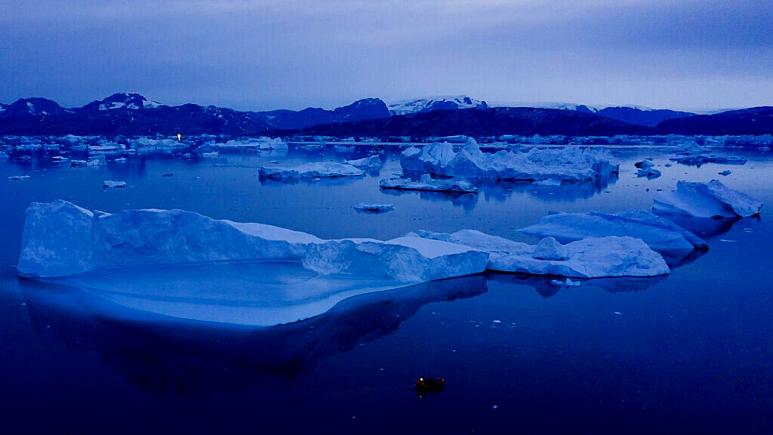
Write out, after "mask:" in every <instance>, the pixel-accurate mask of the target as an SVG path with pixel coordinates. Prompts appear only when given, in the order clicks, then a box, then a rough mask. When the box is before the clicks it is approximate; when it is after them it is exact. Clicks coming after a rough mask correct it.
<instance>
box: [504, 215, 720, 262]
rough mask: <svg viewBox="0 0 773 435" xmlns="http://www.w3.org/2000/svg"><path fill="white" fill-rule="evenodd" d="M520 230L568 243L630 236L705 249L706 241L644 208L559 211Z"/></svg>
mask: <svg viewBox="0 0 773 435" xmlns="http://www.w3.org/2000/svg"><path fill="white" fill-rule="evenodd" d="M519 231H521V232H523V233H526V234H530V235H533V236H538V237H547V236H552V237H555V238H556V239H557V240H558V241H560V242H563V243H566V242H572V241H575V240H580V239H584V238H586V237H605V236H631V237H635V238H638V239H642V240H644V242H645V243H647V245H649V247H650V248H652V249H654V250H655V251H658V252H661V253H663V252H670V251H692V250H693V249H705V248H707V247H708V245H707V243H706V242H705V241H704V240H702V239H701V238H699V237H698V236H696V235H695V234H693V233H691V232H689V231H687V230H685V229H683V228H682V227H680V226H678V225H676V224H675V223H673V222H671V221H669V220H668V219H664V218H662V217H660V216H657V215H655V214H652V213H650V212H647V211H644V210H634V211H626V212H622V213H602V212H589V213H557V214H552V215H547V216H545V217H543V218H542V219H541V220H540V221H539V222H538V223H537V224H534V225H531V226H528V227H526V228H522V229H520V230H519Z"/></svg>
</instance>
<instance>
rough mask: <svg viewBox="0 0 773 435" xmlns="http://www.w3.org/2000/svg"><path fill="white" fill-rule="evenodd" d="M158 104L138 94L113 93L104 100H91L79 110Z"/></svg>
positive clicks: (143, 107) (149, 107)
mask: <svg viewBox="0 0 773 435" xmlns="http://www.w3.org/2000/svg"><path fill="white" fill-rule="evenodd" d="M160 106H161V104H160V103H158V102H156V101H151V100H148V99H147V98H145V97H143V96H142V95H140V94H127V93H119V94H113V95H111V96H109V97H107V98H105V99H104V100H97V101H92V102H91V103H89V104H87V105H85V106H83V107H82V108H81V110H82V111H87V112H92V111H106V110H119V109H125V110H140V109H155V108H158V107H160Z"/></svg>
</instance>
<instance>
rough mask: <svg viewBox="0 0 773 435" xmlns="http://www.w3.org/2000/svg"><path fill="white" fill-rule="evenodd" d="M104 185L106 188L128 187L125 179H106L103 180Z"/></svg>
mask: <svg viewBox="0 0 773 435" xmlns="http://www.w3.org/2000/svg"><path fill="white" fill-rule="evenodd" d="M102 187H103V188H105V189H122V188H124V187H126V182H125V181H115V180H105V181H103V182H102Z"/></svg>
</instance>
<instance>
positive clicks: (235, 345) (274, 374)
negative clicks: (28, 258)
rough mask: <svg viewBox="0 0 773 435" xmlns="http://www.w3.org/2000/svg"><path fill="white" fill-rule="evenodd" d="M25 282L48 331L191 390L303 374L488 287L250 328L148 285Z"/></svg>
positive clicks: (470, 283) (358, 305)
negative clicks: (102, 288)
mask: <svg viewBox="0 0 773 435" xmlns="http://www.w3.org/2000/svg"><path fill="white" fill-rule="evenodd" d="M237 270H238V269H237ZM195 278H196V277H191V278H189V281H194V280H195ZM235 279H236V278H235V277H234V280H235ZM207 284H208V283H201V284H200V285H201V286H205V285H207ZM21 287H22V291H23V294H24V297H25V300H26V303H27V307H28V309H29V312H30V316H31V318H32V321H33V325H34V326H35V329H36V330H37V331H38V332H39V333H41V334H47V335H48V334H50V335H53V336H54V337H56V338H57V339H58V340H61V341H64V342H65V343H67V344H69V345H72V346H73V347H74V348H77V349H84V350H97V351H99V352H100V353H101V354H102V361H103V363H104V364H106V365H108V366H110V367H113V368H115V369H117V370H120V371H122V372H125V373H126V375H127V377H128V378H129V380H130V381H131V382H132V383H133V384H135V385H137V386H138V387H140V388H143V389H151V390H161V391H168V390H175V391H183V392H186V393H201V392H204V393H206V392H210V391H219V390H238V389H241V388H245V387H247V386H249V385H254V384H260V383H262V382H268V381H270V380H271V379H274V380H276V379H277V378H279V379H282V378H285V379H290V378H293V377H296V376H298V375H301V374H303V373H304V372H305V371H307V370H308V369H310V368H311V367H313V366H314V365H315V364H316V363H317V362H318V361H319V360H320V359H322V358H324V357H326V356H328V355H332V354H336V353H341V352H346V351H348V350H350V349H352V348H353V347H354V346H356V345H357V344H361V343H366V342H370V341H374V340H376V339H378V338H379V337H382V336H384V335H387V334H389V333H391V332H393V331H395V330H396V329H397V328H398V327H399V325H400V324H401V323H402V322H403V321H405V320H407V319H408V318H410V317H411V316H413V315H414V314H415V313H416V312H417V311H418V310H419V309H420V308H421V307H422V306H424V305H425V304H428V303H433V302H442V301H450V300H454V299H457V298H465V297H472V296H475V295H478V294H481V293H484V292H485V291H486V289H487V288H486V278H485V277H484V276H482V275H475V276H469V277H462V278H454V279H447V280H440V281H433V282H429V283H423V284H418V285H414V286H408V287H403V288H399V289H395V290H390V291H384V292H376V293H368V294H363V295H359V296H354V297H350V298H348V299H345V300H342V301H341V302H339V303H337V304H336V305H335V306H334V307H333V308H332V309H331V310H329V311H327V312H326V313H325V314H323V315H320V316H317V317H313V318H310V319H307V320H304V321H301V322H295V323H290V324H285V325H279V326H273V327H268V328H243V327H234V326H232V325H222V324H212V323H206V324H204V323H200V322H190V321H187V320H181V319H179V318H175V317H174V316H177V315H178V314H179V312H178V309H179V307H175V306H174V304H166V303H156V301H154V300H153V299H154V298H155V297H156V295H157V293H158V290H157V288H147V287H146V290H145V291H144V294H143V293H141V292H142V291H141V287H142V284H141V283H139V284H136V285H129V287H134V289H133V294H131V295H130V296H129V297H116V295H115V294H110V293H109V292H108V293H102V292H96V291H90V290H87V289H80V288H76V287H67V286H61V285H56V284H48V283H40V282H35V281H28V280H25V281H23V282H22V285H21ZM230 290H232V289H229V291H226V292H224V293H223V294H221V295H217V294H216V293H217V292H216V291H215V290H208V292H207V295H208V297H202V298H200V299H199V302H198V303H199V307H198V308H197V310H196V311H199V312H205V311H207V309H208V308H211V309H212V310H214V311H216V312H217V311H219V310H221V308H222V306H223V305H229V304H230V305H235V304H236V303H240V302H242V301H241V300H240V299H239V298H240V297H242V296H241V295H233V294H232V293H231V291H230ZM253 290H254V289H253ZM143 298H144V299H145V300H146V301H145V302H142V299H143ZM145 308H150V309H153V310H155V312H149V311H143V309H145ZM165 309H170V310H172V311H171V312H164V311H163V310H165ZM159 319H166V321H161V322H160V321H159Z"/></svg>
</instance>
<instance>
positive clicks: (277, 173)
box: [258, 162, 365, 181]
mask: <svg viewBox="0 0 773 435" xmlns="http://www.w3.org/2000/svg"><path fill="white" fill-rule="evenodd" d="M364 174H365V173H364V172H363V171H362V169H359V168H356V167H354V166H352V165H349V164H346V163H335V162H313V163H304V164H302V165H298V166H279V165H276V166H261V167H260V168H258V176H259V177H260V179H261V180H264V179H269V180H275V181H292V180H299V179H313V178H342V177H361V176H363V175H364Z"/></svg>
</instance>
